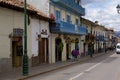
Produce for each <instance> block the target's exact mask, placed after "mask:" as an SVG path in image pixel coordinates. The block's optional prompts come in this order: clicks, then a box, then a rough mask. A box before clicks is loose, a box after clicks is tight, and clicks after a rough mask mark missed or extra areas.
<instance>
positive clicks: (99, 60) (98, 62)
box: [27, 53, 120, 80]
mask: <svg viewBox="0 0 120 80" xmlns="http://www.w3.org/2000/svg"><path fill="white" fill-rule="evenodd" d="M119 66H120V55H119V54H115V53H112V54H106V55H102V56H99V57H96V58H93V59H91V60H89V61H86V62H84V63H81V64H77V65H74V66H70V67H66V68H64V69H59V70H56V71H52V72H49V73H46V74H42V75H39V76H35V77H32V78H30V79H27V80H120V68H119Z"/></svg>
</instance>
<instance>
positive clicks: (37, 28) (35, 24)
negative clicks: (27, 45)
mask: <svg viewBox="0 0 120 80" xmlns="http://www.w3.org/2000/svg"><path fill="white" fill-rule="evenodd" d="M31 26H32V33H31V34H32V36H31V37H32V55H33V56H38V40H37V39H38V34H41V32H42V29H45V30H47V32H48V35H49V23H48V22H46V21H42V20H38V19H36V18H32V20H31Z"/></svg>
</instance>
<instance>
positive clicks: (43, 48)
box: [38, 38, 49, 64]
mask: <svg viewBox="0 0 120 80" xmlns="http://www.w3.org/2000/svg"><path fill="white" fill-rule="evenodd" d="M38 48H39V63H40V64H42V63H48V62H49V61H48V60H49V57H48V56H49V55H48V39H47V38H41V39H40V40H39V42H38Z"/></svg>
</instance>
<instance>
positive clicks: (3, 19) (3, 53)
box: [0, 7, 24, 58]
mask: <svg viewBox="0 0 120 80" xmlns="http://www.w3.org/2000/svg"><path fill="white" fill-rule="evenodd" d="M23 20H24V15H23V13H20V12H16V11H13V10H9V9H6V8H1V7H0V58H9V57H11V51H12V49H11V43H10V38H9V34H10V33H12V32H13V28H22V29H23V28H24V21H23Z"/></svg>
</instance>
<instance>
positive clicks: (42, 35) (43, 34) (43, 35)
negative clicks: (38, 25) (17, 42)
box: [41, 29, 48, 38]
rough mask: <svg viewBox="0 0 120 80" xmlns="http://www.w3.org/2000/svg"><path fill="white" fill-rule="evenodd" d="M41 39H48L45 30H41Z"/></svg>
mask: <svg viewBox="0 0 120 80" xmlns="http://www.w3.org/2000/svg"><path fill="white" fill-rule="evenodd" d="M41 38H48V34H47V30H46V29H42V32H41Z"/></svg>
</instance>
